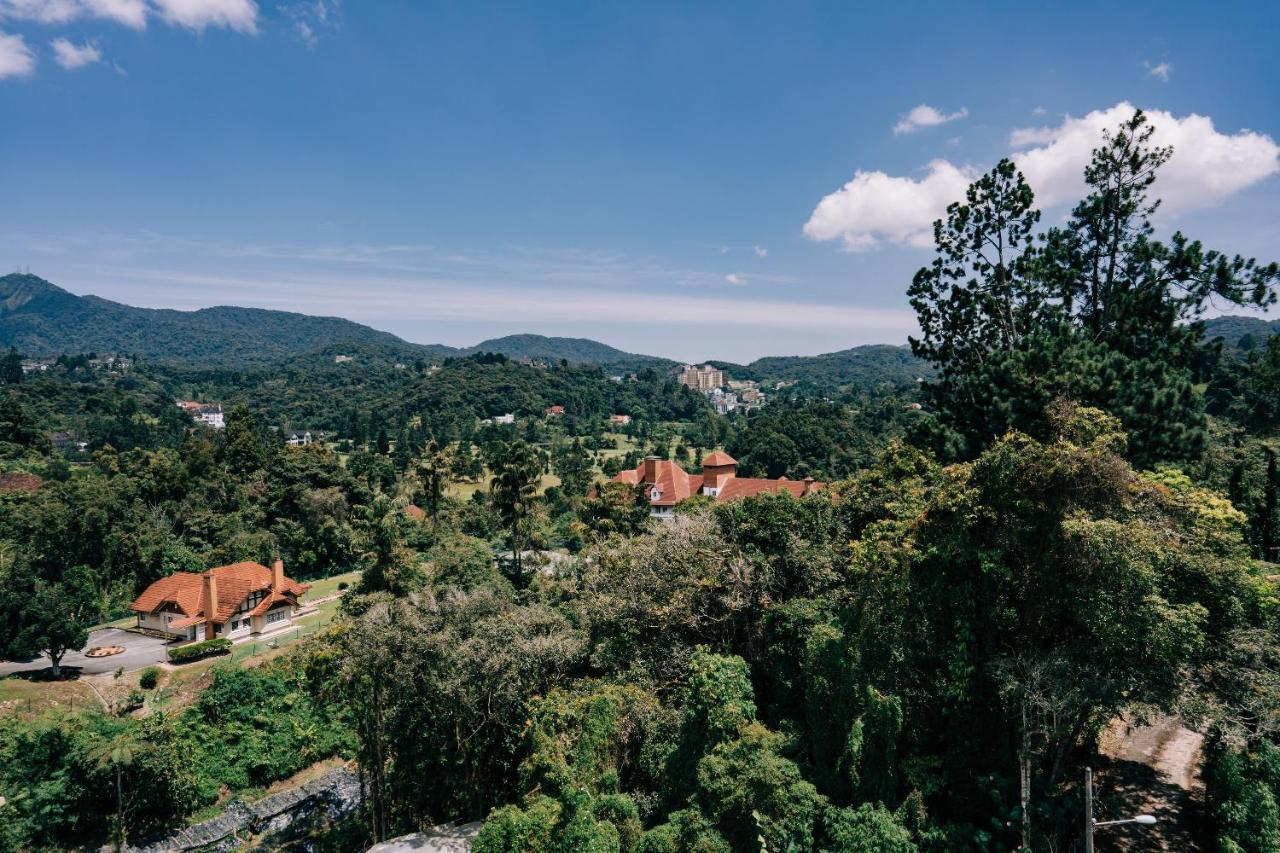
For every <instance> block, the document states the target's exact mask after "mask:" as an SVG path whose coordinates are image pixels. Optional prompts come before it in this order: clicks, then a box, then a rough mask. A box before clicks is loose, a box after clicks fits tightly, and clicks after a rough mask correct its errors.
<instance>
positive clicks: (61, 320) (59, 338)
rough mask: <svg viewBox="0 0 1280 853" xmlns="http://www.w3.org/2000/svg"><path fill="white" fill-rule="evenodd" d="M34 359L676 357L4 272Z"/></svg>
mask: <svg viewBox="0 0 1280 853" xmlns="http://www.w3.org/2000/svg"><path fill="white" fill-rule="evenodd" d="M10 346H13V347H16V348H17V349H18V350H19V351H20V352H22V353H24V354H26V355H33V356H53V355H60V354H63V353H80V352H116V353H128V354H137V355H140V356H143V357H144V358H148V359H152V360H160V361H183V362H195V361H200V362H205V363H208V364H210V365H234V364H245V365H264V364H273V363H278V362H281V361H284V360H286V359H291V358H298V357H301V356H311V355H330V354H340V353H341V352H342V351H343V350H344V348H350V349H352V350H356V351H360V352H363V353H366V354H368V353H376V354H377V355H378V356H379V357H384V358H388V359H405V360H414V359H419V358H431V357H436V358H440V357H448V356H464V355H472V354H474V353H479V352H496V353H501V354H503V355H505V356H507V357H509V358H516V359H520V358H526V357H528V358H534V359H543V360H546V361H559V360H560V359H567V360H569V361H572V362H586V363H591V364H600V365H603V366H607V367H619V368H625V369H632V370H639V369H642V368H643V367H654V368H656V369H666V368H668V367H670V366H671V365H674V363H675V362H672V361H669V360H668V359H663V358H657V357H654V356H646V355H636V354H633V353H627V352H623V351H622V350H620V349H616V348H614V347H611V346H608V345H607V344H602V343H599V342H597V341H591V340H587V339H584V338H549V337H544V336H542V335H511V336H509V337H505V338H494V339H492V340H487V341H484V342H482V343H480V344H477V345H476V346H473V347H464V348H459V347H451V346H445V345H443V344H415V343H411V342H409V341H406V340H404V339H403V338H400V337H397V336H396V335H393V334H391V333H390V332H381V331H378V330H377V329H372V328H370V327H368V326H364V325H361V324H360V323H355V322H352V321H351V320H344V319H342V318H341V317H314V316H310V315H307V314H297V313H294V312H290V311H272V310H267V309H263V308H236V307H229V306H222V307H216V308H201V309H199V310H196V311H176V310H172V309H167V308H136V307H134V306H131V305H124V304H122V303H119V302H112V301H111V300H109V299H103V298H101V297H98V296H76V295H75V294H73V293H70V292H68V291H66V290H63V289H62V288H60V287H58V286H57V285H54V284H51V283H50V282H48V281H45V280H44V279H42V278H40V277H38V276H34V275H22V274H16V273H15V274H10V275H6V276H0V348H5V349H7V348H8V347H10Z"/></svg>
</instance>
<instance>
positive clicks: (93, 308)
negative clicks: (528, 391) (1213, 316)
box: [0, 274, 1262, 389]
mask: <svg viewBox="0 0 1280 853" xmlns="http://www.w3.org/2000/svg"><path fill="white" fill-rule="evenodd" d="M1223 319H1234V320H1249V319H1250V318H1223ZM1211 322H1220V321H1211ZM1255 322H1257V323H1261V322H1262V321H1255ZM1241 334H1243V333H1241ZM10 346H13V347H16V348H17V349H18V351H19V352H21V353H23V354H24V355H30V356H49V355H59V354H63V353H81V352H117V353H129V354H136V355H139V356H142V357H143V358H144V359H147V360H150V361H162V362H169V363H172V364H178V365H185V366H187V367H194V368H197V369H199V368H204V367H213V368H223V367H262V366H268V365H270V366H279V365H285V364H286V363H287V364H289V365H290V366H298V365H297V364H296V363H297V362H298V361H299V360H301V361H302V362H305V363H306V364H310V365H317V364H322V363H332V361H333V357H334V356H337V355H350V356H353V361H354V362H355V363H357V364H365V365H368V364H371V363H380V364H387V365H389V364H391V363H396V362H406V363H412V362H415V361H418V360H423V359H430V360H439V359H441V358H447V357H451V356H466V355H473V354H475V353H480V352H492V353H500V354H502V355H504V356H506V357H508V358H511V359H517V360H518V359H523V358H531V359H540V360H543V361H546V362H549V363H558V362H560V361H562V360H563V361H568V362H570V363H571V364H593V365H598V366H600V367H601V368H603V369H605V370H606V371H613V372H619V373H622V372H639V371H641V370H644V369H646V368H652V369H654V370H656V371H658V372H659V373H666V372H667V371H670V370H673V369H674V368H676V367H677V366H678V365H677V363H676V362H674V361H671V360H670V359H666V358H660V357H657V356H650V355H642V354H638V353H630V352H625V351H623V350H620V349H617V348H616V347H612V346H609V345H608V344H603V343H600V342H599V341H594V340H590V339H587V338H563V337H546V336H544V335H533V334H523V335H508V336H506V337H500V338H492V339H490V340H486V341H482V342H481V343H478V344H476V345H475V346H470V347H464V348H457V347H450V346H444V345H442V344H415V343H410V342H409V341H406V340H404V339H402V338H399V337H397V336H395V335H393V334H391V333H389V332H381V331H378V330H376V329H372V328H370V327H368V326H364V325H361V324H359V323H354V322H352V321H350V320H344V319H342V318H340V317H313V316H309V315H306V314H296V313H292V312H288V311H270V310H266V309H262V308H236V307H225V306H224V307H217V308H202V309H200V310H197V311H176V310H172V309H162V308H136V307H133V306H130V305H124V304H122V303H119V302H112V301H111V300H109V299H103V298H101V297H97V296H76V295H75V294H73V293H69V292H68V291H66V290H63V289H62V288H60V287H57V286H56V285H54V284H51V283H49V282H48V281H45V280H44V279H42V278H39V277H38V276H33V275H20V274H11V275H6V276H3V277H0V349H6V348H8V347H10ZM712 363H714V364H719V365H720V366H722V367H724V368H725V370H727V371H728V372H729V373H730V375H731V376H733V377H734V378H737V379H762V380H787V381H793V382H802V383H808V384H811V385H815V386H819V387H822V388H837V387H849V386H853V387H859V388H866V389H871V388H875V387H883V386H885V385H888V386H892V387H905V386H908V385H911V384H914V382H915V380H916V378H917V377H919V376H925V375H928V373H929V370H928V366H927V365H925V364H924V363H923V362H921V361H920V360H919V359H916V358H915V357H914V356H912V355H911V353H910V351H909V350H907V349H906V348H905V347H898V346H889V345H871V346H860V347H854V348H853V349H847V350H841V351H839V352H833V353H827V354H824V355H818V356H778V357H770V358H762V359H758V360H757V361H754V362H752V363H751V364H748V365H739V364H730V363H727V362H712Z"/></svg>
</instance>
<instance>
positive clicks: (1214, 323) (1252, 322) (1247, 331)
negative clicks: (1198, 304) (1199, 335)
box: [1204, 316, 1280, 349]
mask: <svg viewBox="0 0 1280 853" xmlns="http://www.w3.org/2000/svg"><path fill="white" fill-rule="evenodd" d="M1277 332H1280V320H1264V319H1262V318H1261V317H1237V316H1227V317H1214V318H1212V319H1209V320H1205V321H1204V337H1205V340H1207V341H1212V340H1213V339H1214V338H1222V341H1223V343H1224V344H1226V346H1228V347H1232V348H1239V347H1240V343H1241V341H1245V344H1246V347H1245V348H1246V349H1251V348H1252V347H1250V346H1248V343H1249V341H1247V340H1246V339H1247V338H1248V339H1252V340H1253V342H1255V343H1261V342H1262V341H1264V340H1266V339H1267V338H1269V337H1271V336H1272V335H1274V334H1276V333H1277Z"/></svg>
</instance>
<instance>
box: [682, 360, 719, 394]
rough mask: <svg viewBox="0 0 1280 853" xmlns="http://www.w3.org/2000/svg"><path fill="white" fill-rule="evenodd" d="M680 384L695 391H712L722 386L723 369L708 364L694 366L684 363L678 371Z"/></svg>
mask: <svg viewBox="0 0 1280 853" xmlns="http://www.w3.org/2000/svg"><path fill="white" fill-rule="evenodd" d="M680 384H681V385H684V386H685V387H688V388H692V389H693V390H695V391H704V392H705V391H712V390H714V389H716V388H723V387H724V371H723V370H720V369H719V368H717V367H712V366H711V365H709V364H704V365H702V366H701V367H695V366H694V365H692V364H686V365H685V366H684V369H683V370H681V371H680Z"/></svg>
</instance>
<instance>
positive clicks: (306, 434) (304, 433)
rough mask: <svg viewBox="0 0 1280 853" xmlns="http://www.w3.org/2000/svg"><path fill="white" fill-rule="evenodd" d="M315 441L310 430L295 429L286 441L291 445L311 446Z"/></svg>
mask: <svg viewBox="0 0 1280 853" xmlns="http://www.w3.org/2000/svg"><path fill="white" fill-rule="evenodd" d="M312 441H313V439H312V437H311V431H310V430H294V431H293V432H291V433H289V437H288V438H286V439H285V440H284V443H285V444H287V445H289V446H290V447H310V446H311V442H312Z"/></svg>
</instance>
